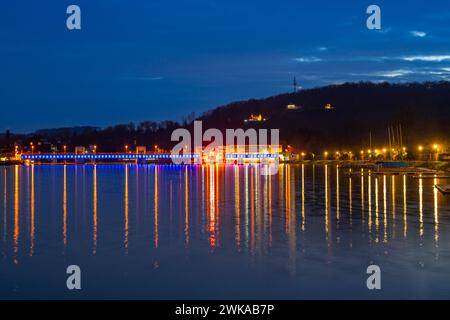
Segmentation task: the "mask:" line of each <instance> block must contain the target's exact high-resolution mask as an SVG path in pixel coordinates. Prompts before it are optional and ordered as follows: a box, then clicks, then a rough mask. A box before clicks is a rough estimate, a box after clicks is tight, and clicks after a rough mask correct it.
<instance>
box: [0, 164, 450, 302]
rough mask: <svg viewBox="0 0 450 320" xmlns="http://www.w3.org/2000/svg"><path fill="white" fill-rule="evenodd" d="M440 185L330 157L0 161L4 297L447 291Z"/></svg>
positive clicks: (447, 231)
mask: <svg viewBox="0 0 450 320" xmlns="http://www.w3.org/2000/svg"><path fill="white" fill-rule="evenodd" d="M436 183H439V180H436V179H413V178H412V177H407V176H402V175H399V176H383V175H373V174H372V175H369V174H368V173H367V172H363V174H359V175H352V176H349V175H346V174H345V172H344V170H343V169H339V168H336V166H331V165H329V166H312V165H280V168H279V174H278V175H274V176H263V175H261V167H259V166H250V165H249V166H243V165H242V166H233V165H221V166H175V165H100V164H99V165H78V166H74V165H67V166H65V165H35V166H16V167H14V166H12V167H3V168H0V213H1V214H0V298H3V299H10V298H19V299H22V298H39V299H45V298H62V299H79V298H114V299H115V298H121V299H122V298H123V299H127V298H138V299H241V298H246V299H303V298H332V299H334V298H336V299H342V298H353V299H354V298H376V299H379V298H450V198H449V197H448V196H444V195H442V194H440V193H439V192H438V191H437V190H436V189H435V188H434V187H433V186H434V184H436ZM371 264H376V265H378V266H380V268H381V286H382V288H381V290H378V291H370V290H368V289H367V287H366V279H367V277H368V275H367V274H366V269H367V267H368V266H369V265H371ZM69 265H78V266H79V267H80V268H81V283H82V289H81V290H78V291H77V290H73V291H69V290H68V289H67V287H66V279H67V277H68V275H67V274H66V268H67V266H69Z"/></svg>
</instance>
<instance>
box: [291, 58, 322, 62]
mask: <svg viewBox="0 0 450 320" xmlns="http://www.w3.org/2000/svg"><path fill="white" fill-rule="evenodd" d="M295 61H297V62H302V63H311V62H320V61H322V59H320V58H317V57H300V58H295Z"/></svg>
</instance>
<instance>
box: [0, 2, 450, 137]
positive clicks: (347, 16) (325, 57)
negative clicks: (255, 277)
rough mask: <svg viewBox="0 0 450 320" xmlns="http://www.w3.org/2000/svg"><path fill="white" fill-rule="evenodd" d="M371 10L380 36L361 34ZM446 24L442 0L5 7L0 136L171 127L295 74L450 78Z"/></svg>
mask: <svg viewBox="0 0 450 320" xmlns="http://www.w3.org/2000/svg"><path fill="white" fill-rule="evenodd" d="M70 4H77V5H79V6H80V7H81V10H82V30H80V31H69V30H67V29H66V17H67V15H66V8H67V6H68V5H70ZM370 4H377V5H379V6H380V7H381V9H382V30H381V31H370V30H368V29H367V28H366V18H367V14H366V8H367V6H368V5H370ZM449 22H450V2H449V1H448V0H429V1H423V0H409V1H392V0H376V1H370V2H369V1H361V0H346V1H331V0H329V1H325V0H315V1H302V0H293V1H291V0H277V1H275V0H271V1H267V0H251V1H249V0H226V1H225V0H221V1H217V0H172V1H168V0H134V1H125V0H121V1H117V0H89V1H84V0H72V1H62V0H53V1H51V0H40V1H35V0H34V1H31V0H28V1H19V0H17V1H4V2H3V3H2V4H1V5H0V130H1V131H4V130H5V129H7V128H10V129H11V130H13V131H14V132H29V131H33V130H35V129H39V128H48V127H63V126H74V125H97V126H106V125H110V124H116V123H126V122H129V121H136V122H138V121H143V120H164V119H173V120H179V119H181V118H182V117H183V116H185V115H187V114H188V113H190V112H192V111H195V112H196V114H201V113H202V112H203V111H206V110H208V109H210V108H212V107H215V106H218V105H221V104H225V103H228V102H232V101H235V100H240V99H248V98H259V97H265V96H270V95H273V94H278V93H283V92H287V91H290V90H292V84H291V83H292V79H293V77H294V75H295V76H296V77H297V80H298V82H299V85H300V86H301V87H303V88H309V87H315V86H322V85H327V84H332V83H341V82H345V81H360V80H371V81H384V80H386V81H395V82H404V81H423V80H450V23H449Z"/></svg>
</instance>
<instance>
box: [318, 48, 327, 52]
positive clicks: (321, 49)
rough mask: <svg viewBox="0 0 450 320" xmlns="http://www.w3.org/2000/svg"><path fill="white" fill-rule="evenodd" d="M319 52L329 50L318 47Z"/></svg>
mask: <svg viewBox="0 0 450 320" xmlns="http://www.w3.org/2000/svg"><path fill="white" fill-rule="evenodd" d="M317 50H319V51H322V52H323V51H327V50H328V48H327V47H318V48H317Z"/></svg>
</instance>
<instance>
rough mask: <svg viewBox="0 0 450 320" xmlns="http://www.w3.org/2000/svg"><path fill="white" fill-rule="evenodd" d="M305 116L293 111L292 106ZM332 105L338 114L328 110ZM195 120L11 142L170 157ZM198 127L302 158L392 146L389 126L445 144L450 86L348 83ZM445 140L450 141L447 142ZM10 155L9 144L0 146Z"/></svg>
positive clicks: (254, 104) (215, 113) (243, 104)
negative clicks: (274, 140)
mask: <svg viewBox="0 0 450 320" xmlns="http://www.w3.org/2000/svg"><path fill="white" fill-rule="evenodd" d="M289 104H294V105H296V106H297V107H298V108H297V109H295V110H289V109H288V108H287V105H289ZM327 104H330V105H331V109H325V105H327ZM251 114H254V115H259V114H261V115H263V117H264V118H267V120H266V121H264V122H245V121H244V120H245V119H247V118H249V116H250V115H251ZM193 120H194V117H193V115H192V114H191V115H189V116H188V118H187V119H186V120H185V121H183V123H178V122H175V121H162V122H154V121H144V122H141V123H139V124H134V123H129V124H120V125H116V126H112V127H107V128H103V129H100V128H95V127H78V128H65V129H52V130H41V131H38V132H36V133H34V134H30V135H24V136H14V135H13V136H12V137H11V138H10V139H15V140H18V139H20V140H21V142H22V144H23V145H28V144H29V142H30V141H37V140H38V139H40V140H42V139H43V140H45V141H48V142H49V143H51V144H54V145H57V146H61V145H67V146H68V148H73V147H74V146H78V145H82V146H88V145H97V146H98V148H99V152H101V151H122V150H123V149H124V146H125V145H129V147H130V148H133V146H139V145H144V146H147V147H148V149H149V150H153V148H154V146H155V145H158V146H159V147H160V148H164V149H170V148H171V147H172V146H173V144H174V142H171V141H170V137H171V134H172V132H173V130H175V129H177V128H180V127H186V128H192V121H193ZM198 120H202V121H203V130H204V131H205V130H206V129H208V128H218V129H220V130H225V129H227V128H229V129H236V128H243V129H246V128H250V127H253V128H279V129H280V135H281V142H282V143H283V144H287V143H289V144H290V145H292V146H293V147H296V148H298V149H303V150H309V151H316V152H321V150H324V148H327V149H330V150H334V149H332V148H336V149H343V148H364V149H365V148H367V147H369V134H370V133H371V136H372V145H373V146H374V147H377V146H387V143H388V133H387V130H388V129H387V128H388V126H400V125H401V127H402V132H403V142H404V144H405V145H408V146H413V145H416V144H418V143H420V144H426V143H431V142H433V141H439V142H442V143H445V142H447V143H448V142H449V140H450V138H449V137H450V125H449V124H450V82H427V83H409V84H389V83H379V84H374V83H366V82H364V83H363V82H361V83H345V84H342V85H332V86H327V87H322V88H315V89H309V90H302V91H299V92H296V93H290V94H282V95H278V96H273V97H269V98H266V99H260V100H255V99H252V100H248V101H240V102H235V103H231V104H228V105H226V106H222V107H218V108H216V109H214V110H211V111H209V112H207V113H205V114H203V115H202V116H200V117H198ZM444 140H445V141H444ZM0 144H1V145H2V146H3V147H4V145H5V137H4V136H2V138H0Z"/></svg>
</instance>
